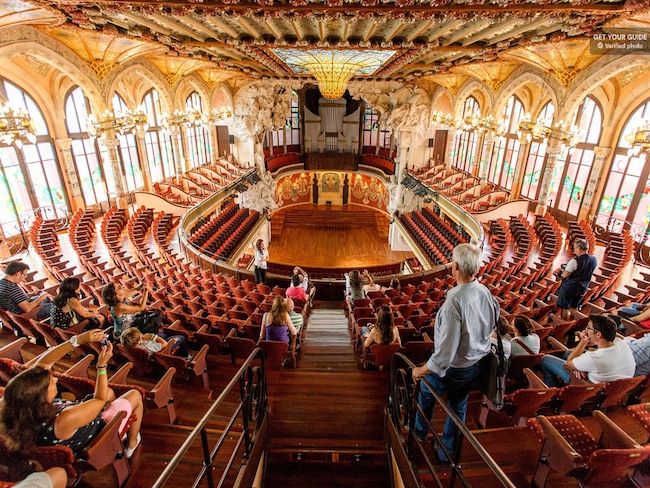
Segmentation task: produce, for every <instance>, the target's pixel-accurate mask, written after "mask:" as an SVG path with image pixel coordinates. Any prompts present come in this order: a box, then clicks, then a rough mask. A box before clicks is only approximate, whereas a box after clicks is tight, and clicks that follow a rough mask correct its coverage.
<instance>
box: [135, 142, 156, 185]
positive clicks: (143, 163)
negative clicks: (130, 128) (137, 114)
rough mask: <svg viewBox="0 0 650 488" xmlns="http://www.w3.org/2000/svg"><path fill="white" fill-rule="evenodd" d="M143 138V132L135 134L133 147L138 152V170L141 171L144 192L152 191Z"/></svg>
mask: <svg viewBox="0 0 650 488" xmlns="http://www.w3.org/2000/svg"><path fill="white" fill-rule="evenodd" d="M144 138H145V133H144V132H141V131H136V132H135V146H136V148H137V150H138V159H139V160H140V168H141V169H142V184H143V185H144V191H153V183H152V182H151V170H150V168H149V157H148V156H147V146H146V145H145V141H144Z"/></svg>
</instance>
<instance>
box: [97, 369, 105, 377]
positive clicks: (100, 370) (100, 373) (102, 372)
mask: <svg viewBox="0 0 650 488" xmlns="http://www.w3.org/2000/svg"><path fill="white" fill-rule="evenodd" d="M102 374H106V368H104V369H98V370H97V376H99V375H102Z"/></svg>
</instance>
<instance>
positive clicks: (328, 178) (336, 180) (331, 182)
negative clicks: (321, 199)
mask: <svg viewBox="0 0 650 488" xmlns="http://www.w3.org/2000/svg"><path fill="white" fill-rule="evenodd" d="M321 191H322V192H323V193H339V192H340V191H341V176H340V175H339V174H338V173H325V174H323V176H322V180H321Z"/></svg>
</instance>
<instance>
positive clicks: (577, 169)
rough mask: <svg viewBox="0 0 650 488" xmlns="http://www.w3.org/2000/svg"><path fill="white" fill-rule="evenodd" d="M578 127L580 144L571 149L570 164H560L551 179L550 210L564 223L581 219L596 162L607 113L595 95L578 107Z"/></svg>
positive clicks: (576, 120)
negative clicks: (595, 151) (581, 209)
mask: <svg viewBox="0 0 650 488" xmlns="http://www.w3.org/2000/svg"><path fill="white" fill-rule="evenodd" d="M575 125H576V126H577V127H578V144H577V145H576V147H575V148H573V149H571V150H569V155H568V163H567V164H563V163H562V162H560V161H558V164H557V165H556V173H555V174H554V175H553V179H552V180H551V193H550V202H551V203H550V207H552V209H553V213H554V214H555V216H556V217H557V218H558V219H559V220H563V221H569V220H575V219H577V218H578V213H579V212H580V207H581V206H582V199H583V198H584V195H585V189H586V188H587V182H588V181H589V175H590V174H591V165H592V164H593V161H594V148H595V147H596V146H597V145H598V141H600V134H601V133H602V130H603V111H602V109H601V108H600V105H599V104H598V102H596V100H595V99H594V98H592V97H591V96H588V97H586V98H585V99H584V100H583V101H582V103H581V104H580V107H578V112H577V113H576V119H575ZM560 171H561V173H560ZM560 174H561V176H560V178H557V176H558V175H560Z"/></svg>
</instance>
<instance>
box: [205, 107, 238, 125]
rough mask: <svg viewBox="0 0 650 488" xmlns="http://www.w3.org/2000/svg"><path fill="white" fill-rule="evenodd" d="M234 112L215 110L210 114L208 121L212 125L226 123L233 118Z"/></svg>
mask: <svg viewBox="0 0 650 488" xmlns="http://www.w3.org/2000/svg"><path fill="white" fill-rule="evenodd" d="M232 115H233V114H232V111H230V110H229V109H227V108H225V109H221V110H217V109H216V108H213V109H212V111H211V112H210V115H208V121H209V122H210V123H212V124H214V123H217V122H222V121H226V120H228V119H230V118H232Z"/></svg>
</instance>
